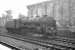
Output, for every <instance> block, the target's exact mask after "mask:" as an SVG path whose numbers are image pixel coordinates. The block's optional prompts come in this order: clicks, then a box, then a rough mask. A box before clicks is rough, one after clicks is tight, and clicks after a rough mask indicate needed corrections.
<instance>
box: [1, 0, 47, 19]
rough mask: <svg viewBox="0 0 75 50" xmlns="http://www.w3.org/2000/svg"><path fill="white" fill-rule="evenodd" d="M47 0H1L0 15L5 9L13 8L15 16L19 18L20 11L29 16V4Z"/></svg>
mask: <svg viewBox="0 0 75 50" xmlns="http://www.w3.org/2000/svg"><path fill="white" fill-rule="evenodd" d="M43 1H47V0H0V16H1V14H2V13H5V12H4V11H5V10H9V9H10V10H13V16H15V18H17V15H18V14H19V13H22V14H24V15H26V16H27V8H26V6H27V5H30V4H35V3H39V2H43Z"/></svg>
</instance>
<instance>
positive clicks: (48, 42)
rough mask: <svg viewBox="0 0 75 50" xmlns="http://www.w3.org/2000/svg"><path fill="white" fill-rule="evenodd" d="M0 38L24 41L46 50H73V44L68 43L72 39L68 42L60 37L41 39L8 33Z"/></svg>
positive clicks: (74, 46)
mask: <svg viewBox="0 0 75 50" xmlns="http://www.w3.org/2000/svg"><path fill="white" fill-rule="evenodd" d="M0 36H4V37H9V38H14V39H18V40H20V41H25V42H28V43H32V44H36V45H40V46H43V47H47V48H49V47H52V48H57V49H63V48H67V49H68V48H69V49H70V48H72V49H74V48H75V44H72V42H71V43H68V42H69V40H72V41H74V40H73V39H69V40H68V39H66V38H60V37H49V38H42V37H33V36H25V35H24V36H23V35H18V34H10V33H7V35H0ZM67 40H68V42H67ZM74 42H75V41H74Z"/></svg>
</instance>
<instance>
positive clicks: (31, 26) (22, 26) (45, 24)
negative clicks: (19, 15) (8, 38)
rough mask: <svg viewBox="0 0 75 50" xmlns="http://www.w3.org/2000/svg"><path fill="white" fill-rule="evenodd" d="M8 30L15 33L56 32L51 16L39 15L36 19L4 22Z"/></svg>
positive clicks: (43, 33) (52, 33) (44, 33)
mask: <svg viewBox="0 0 75 50" xmlns="http://www.w3.org/2000/svg"><path fill="white" fill-rule="evenodd" d="M6 29H7V30H8V32H12V33H17V34H28V33H32V34H35V33H37V34H42V35H54V34H56V30H57V29H56V21H55V20H54V18H53V17H41V18H39V19H38V20H34V19H33V20H25V21H21V20H19V19H18V20H13V21H9V22H7V24H6Z"/></svg>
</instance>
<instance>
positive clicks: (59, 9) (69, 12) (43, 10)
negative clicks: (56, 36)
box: [27, 0, 75, 26]
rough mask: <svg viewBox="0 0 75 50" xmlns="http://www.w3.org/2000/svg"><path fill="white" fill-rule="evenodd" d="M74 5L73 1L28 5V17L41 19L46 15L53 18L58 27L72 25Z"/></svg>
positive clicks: (51, 1)
mask: <svg viewBox="0 0 75 50" xmlns="http://www.w3.org/2000/svg"><path fill="white" fill-rule="evenodd" d="M74 5H75V1H74V0H50V1H44V2H41V3H37V4H32V5H28V7H27V8H28V17H31V18H36V16H40V17H43V15H47V16H49V17H54V19H56V21H57V25H59V26H61V25H63V26H65V25H74V23H75V22H74V21H75V20H74V19H75V13H74V12H75V6H74Z"/></svg>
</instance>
